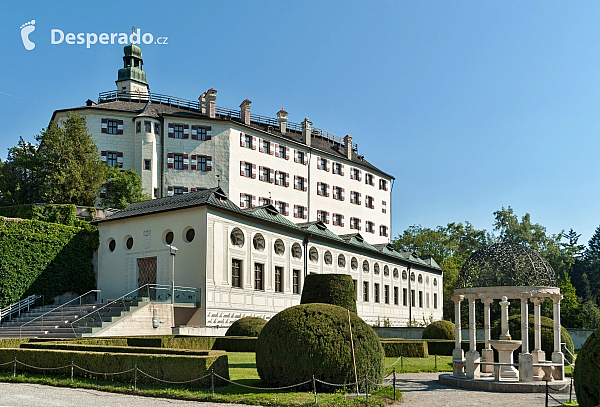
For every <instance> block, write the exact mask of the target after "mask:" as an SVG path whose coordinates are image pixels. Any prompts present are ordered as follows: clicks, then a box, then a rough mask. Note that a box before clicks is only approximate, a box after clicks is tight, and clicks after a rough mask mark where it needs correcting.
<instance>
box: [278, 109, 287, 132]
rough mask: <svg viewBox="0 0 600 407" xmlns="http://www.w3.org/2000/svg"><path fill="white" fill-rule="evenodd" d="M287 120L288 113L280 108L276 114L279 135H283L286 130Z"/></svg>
mask: <svg viewBox="0 0 600 407" xmlns="http://www.w3.org/2000/svg"><path fill="white" fill-rule="evenodd" d="M287 119H288V112H286V111H285V110H283V108H281V110H280V111H278V112H277V121H278V122H279V131H280V132H281V134H285V131H286V129H287Z"/></svg>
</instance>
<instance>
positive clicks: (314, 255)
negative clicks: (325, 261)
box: [308, 247, 319, 263]
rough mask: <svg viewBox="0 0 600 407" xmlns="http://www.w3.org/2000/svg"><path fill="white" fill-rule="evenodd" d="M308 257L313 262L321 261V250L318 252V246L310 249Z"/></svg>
mask: <svg viewBox="0 0 600 407" xmlns="http://www.w3.org/2000/svg"><path fill="white" fill-rule="evenodd" d="M308 258H309V259H310V261H312V262H313V263H316V262H318V261H319V252H318V250H317V249H316V248H314V247H311V248H310V250H309V251H308Z"/></svg>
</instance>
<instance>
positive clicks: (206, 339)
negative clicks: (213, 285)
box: [124, 335, 258, 352]
mask: <svg viewBox="0 0 600 407" xmlns="http://www.w3.org/2000/svg"><path fill="white" fill-rule="evenodd" d="M124 339H125V340H126V344H127V346H137V347H155V348H171V349H195V350H224V351H227V352H255V351H256V343H257V340H258V338H250V337H234V336H230V337H223V336H216V337H215V336H180V335H165V336H145V337H133V338H124Z"/></svg>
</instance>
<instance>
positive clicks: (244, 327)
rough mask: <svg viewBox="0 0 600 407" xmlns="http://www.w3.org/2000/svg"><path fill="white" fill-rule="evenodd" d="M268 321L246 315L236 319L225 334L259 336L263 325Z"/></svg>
mask: <svg viewBox="0 0 600 407" xmlns="http://www.w3.org/2000/svg"><path fill="white" fill-rule="evenodd" d="M266 323H267V321H265V320H264V319H262V318H258V317H244V318H240V319H238V320H236V321H235V322H234V323H233V324H231V326H230V327H229V329H228V330H227V332H225V336H250V337H255V338H258V335H259V334H260V331H262V329H263V327H264V326H265V324H266Z"/></svg>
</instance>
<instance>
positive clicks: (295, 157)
mask: <svg viewBox="0 0 600 407" xmlns="http://www.w3.org/2000/svg"><path fill="white" fill-rule="evenodd" d="M294 162H295V163H297V162H298V150H294Z"/></svg>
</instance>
